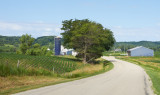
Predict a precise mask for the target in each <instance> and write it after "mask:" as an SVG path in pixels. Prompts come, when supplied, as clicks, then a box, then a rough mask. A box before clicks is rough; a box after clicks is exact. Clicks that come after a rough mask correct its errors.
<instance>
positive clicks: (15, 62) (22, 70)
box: [0, 53, 80, 77]
mask: <svg viewBox="0 0 160 95" xmlns="http://www.w3.org/2000/svg"><path fill="white" fill-rule="evenodd" d="M79 67H80V65H78V64H77V62H76V61H75V60H72V59H69V58H63V57H58V56H29V55H18V54H12V53H0V76H3V77H5V76H9V75H18V76H22V75H51V74H53V73H56V74H62V73H66V72H71V71H73V70H75V69H77V68H79Z"/></svg>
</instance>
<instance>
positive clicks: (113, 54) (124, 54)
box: [103, 51, 126, 56]
mask: <svg viewBox="0 0 160 95" xmlns="http://www.w3.org/2000/svg"><path fill="white" fill-rule="evenodd" d="M103 56H126V53H124V52H114V51H105V52H103Z"/></svg>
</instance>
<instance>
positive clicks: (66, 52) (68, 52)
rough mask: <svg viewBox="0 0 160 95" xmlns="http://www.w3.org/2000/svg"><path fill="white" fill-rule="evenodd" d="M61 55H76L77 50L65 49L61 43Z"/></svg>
mask: <svg viewBox="0 0 160 95" xmlns="http://www.w3.org/2000/svg"><path fill="white" fill-rule="evenodd" d="M61 55H73V56H76V55H77V52H75V51H74V50H73V49H66V48H64V47H63V46H62V45H61Z"/></svg>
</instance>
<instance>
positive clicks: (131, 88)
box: [17, 57, 153, 95]
mask: <svg viewBox="0 0 160 95" xmlns="http://www.w3.org/2000/svg"><path fill="white" fill-rule="evenodd" d="M103 58H104V59H106V60H109V61H112V63H113V64H114V68H113V70H111V71H109V72H106V73H103V74H100V75H96V76H93V77H89V78H85V79H80V80H76V81H72V82H67V83H61V84H58V85H53V86H47V87H42V88H38V89H34V90H29V91H25V92H21V93H17V95H153V91H152V89H151V82H150V81H149V78H148V76H147V74H146V73H145V71H144V70H143V69H142V68H141V67H139V66H138V65H135V64H132V63H129V62H125V61H121V60H118V59H115V58H114V57H103Z"/></svg>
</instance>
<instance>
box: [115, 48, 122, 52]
mask: <svg viewBox="0 0 160 95" xmlns="http://www.w3.org/2000/svg"><path fill="white" fill-rule="evenodd" d="M114 51H115V52H121V51H122V50H121V49H118V48H117V49H115V50H114Z"/></svg>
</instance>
